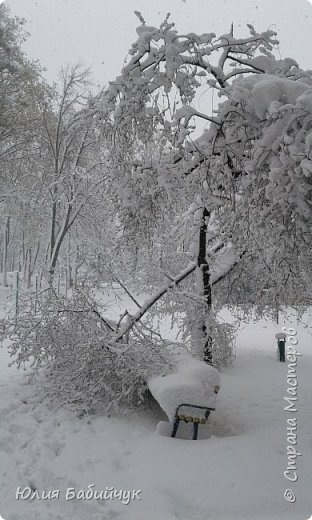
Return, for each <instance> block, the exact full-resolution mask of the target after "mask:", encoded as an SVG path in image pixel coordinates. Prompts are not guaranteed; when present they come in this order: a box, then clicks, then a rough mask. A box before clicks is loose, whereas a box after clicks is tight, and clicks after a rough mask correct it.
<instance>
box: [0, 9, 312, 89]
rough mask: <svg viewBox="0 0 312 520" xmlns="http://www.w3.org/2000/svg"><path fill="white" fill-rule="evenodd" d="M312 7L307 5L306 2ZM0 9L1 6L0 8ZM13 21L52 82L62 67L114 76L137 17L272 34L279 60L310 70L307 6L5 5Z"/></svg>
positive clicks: (198, 28)
mask: <svg viewBox="0 0 312 520" xmlns="http://www.w3.org/2000/svg"><path fill="white" fill-rule="evenodd" d="M311 1H312V0H311ZM0 3H1V2H0ZM5 3H6V4H7V5H8V6H9V7H10V9H11V14H12V15H17V16H21V17H24V18H26V19H27V20H28V23H27V25H26V28H27V31H28V32H29V33H31V36H30V37H29V39H28V41H27V43H26V45H25V50H26V52H27V54H28V55H29V57H30V58H32V59H39V61H40V62H41V64H42V65H43V66H44V67H45V68H46V69H47V72H46V76H47V78H48V79H49V80H57V74H58V70H59V69H60V67H61V66H64V65H67V64H69V63H71V64H74V63H77V62H78V61H80V62H82V63H83V64H85V65H86V66H90V67H91V71H92V74H93V78H94V80H95V81H96V82H97V83H100V84H107V82H108V81H109V80H113V79H114V78H115V76H116V75H118V73H119V71H120V69H121V67H122V65H123V61H124V59H125V57H126V55H127V52H128V49H129V47H130V46H131V44H132V43H133V42H134V41H135V39H136V32H135V29H136V27H137V26H138V25H139V20H138V19H137V18H136V16H135V15H134V14H133V11H134V10H138V11H141V12H142V15H143V17H144V18H145V19H146V23H147V24H148V25H159V23H160V22H161V21H162V20H163V19H164V17H165V16H166V14H167V12H171V14H172V16H171V19H172V21H174V22H175V23H176V27H177V29H178V30H180V31H181V32H198V33H203V32H215V33H217V34H222V33H225V32H228V31H229V28H230V24H231V22H232V21H233V22H234V32H235V34H236V35H240V34H247V32H245V31H247V28H246V30H245V26H246V23H252V24H254V25H255V28H256V30H258V31H263V30H266V29H267V28H268V27H270V26H271V27H272V28H276V30H277V31H278V37H279V40H280V47H279V52H280V54H281V57H283V58H285V57H287V56H289V57H292V58H294V59H296V60H297V61H298V62H299V64H300V65H301V66H302V67H303V68H312V57H311V49H312V30H311V29H312V5H311V3H309V1H308V0H7V1H6V2H5Z"/></svg>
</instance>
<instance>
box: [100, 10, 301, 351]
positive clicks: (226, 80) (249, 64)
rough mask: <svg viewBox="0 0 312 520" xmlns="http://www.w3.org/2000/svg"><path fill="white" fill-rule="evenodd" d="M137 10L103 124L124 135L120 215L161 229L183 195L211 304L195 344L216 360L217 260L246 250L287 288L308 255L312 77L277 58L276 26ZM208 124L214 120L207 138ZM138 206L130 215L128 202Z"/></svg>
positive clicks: (192, 248) (117, 171)
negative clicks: (206, 26) (210, 319)
mask: <svg viewBox="0 0 312 520" xmlns="http://www.w3.org/2000/svg"><path fill="white" fill-rule="evenodd" d="M136 14H137V15H138V17H139V18H140V21H141V26H140V27H139V28H138V29H137V33H138V39H137V41H136V42H135V43H134V44H133V46H132V48H131V49H130V51H129V60H128V62H127V64H126V65H125V66H124V68H123V69H122V72H121V75H120V76H118V77H117V78H116V80H115V81H113V82H111V84H110V86H109V88H108V89H107V90H106V92H105V93H104V95H103V97H102V107H101V108H102V111H101V117H102V121H103V127H104V128H107V125H109V126H110V128H111V129H112V131H113V136H114V140H113V143H112V145H113V146H112V154H113V163H114V165H115V168H114V177H113V179H112V186H113V188H114V190H115V193H116V203H117V206H118V209H119V215H121V219H122V217H123V215H124V214H125V213H126V214H127V219H126V220H127V223H128V225H129V220H130V222H131V223H132V224H133V223H135V229H142V228H143V227H144V226H145V223H146V221H148V223H149V225H150V227H151V226H152V225H153V229H157V222H159V220H158V219H157V217H158V213H159V212H161V213H162V215H163V214H164V213H166V208H170V209H172V201H173V200H174V201H177V199H180V209H181V207H182V206H183V205H184V211H185V215H186V217H185V218H182V219H181V220H182V221H184V222H185V223H186V225H188V227H189V228H190V230H191V236H190V235H189V236H188V238H187V241H188V244H189V252H190V256H192V257H193V261H195V262H196V263H197V276H196V279H197V293H198V295H199V296H200V298H201V299H202V304H203V312H201V313H200V312H199V310H197V312H196V314H197V324H196V325H195V327H194V328H195V329H197V334H195V338H197V339H195V343H197V345H195V349H196V350H197V353H199V352H200V351H204V352H205V356H206V359H207V360H208V361H211V336H210V333H209V329H208V325H207V323H206V318H207V316H208V315H209V314H210V311H211V305H212V295H211V283H210V278H211V270H212V269H220V268H221V271H222V270H223V272H224V274H225V273H226V272H227V271H228V270H229V269H231V266H233V265H234V264H235V263H237V260H238V259H242V262H244V265H245V266H247V265H248V264H249V268H250V269H252V268H253V265H254V262H256V263H257V265H258V266H260V265H261V267H262V268H263V270H264V271H265V275H264V279H265V280H266V282H265V284H264V286H263V289H268V288H270V287H271V286H272V284H273V280H274V281H275V285H274V290H275V291H276V292H277V293H282V292H283V290H284V286H285V283H286V281H287V280H288V278H289V271H293V274H294V276H293V277H292V278H293V280H294V281H295V280H296V281H297V282H298V276H299V275H300V267H299V263H300V262H301V261H300V262H299V263H298V259H297V258H296V255H295V251H296V248H297V246H296V245H295V244H297V243H298V242H300V244H301V248H302V251H303V252H302V256H303V258H305V253H304V252H307V250H308V240H309V231H308V228H307V225H306V224H305V225H304V224H303V222H304V220H306V222H308V221H309V219H310V208H309V202H308V200H307V199H308V198H309V190H310V185H311V183H310V178H309V173H308V172H309V157H308V152H307V150H308V148H309V138H307V142H306V141H305V139H306V137H307V136H308V133H309V123H308V121H309V118H310V108H309V103H308V97H307V96H308V94H307V92H309V88H310V83H311V78H310V74H309V73H308V72H307V73H304V72H303V71H301V70H300V69H299V67H298V65H297V64H296V63H295V62H294V60H291V59H285V60H277V59H275V57H274V55H273V53H272V51H273V47H274V45H276V44H277V40H276V34H275V33H274V32H273V31H266V32H264V33H257V32H256V31H255V29H254V28H253V27H252V26H249V33H250V34H249V35H248V36H247V37H245V38H236V37H235V36H234V30H233V28H231V31H230V33H228V34H224V35H221V36H220V37H219V38H217V37H216V36H215V35H214V34H213V33H206V34H202V35H196V34H194V33H190V34H186V35H181V34H179V33H178V32H177V31H176V30H175V28H174V24H173V23H170V22H169V18H168V17H167V18H166V20H165V21H164V22H163V23H162V24H161V26H160V28H155V27H150V26H148V25H146V23H145V21H144V19H143V17H142V15H141V14H140V13H136ZM204 89H206V90H207V89H214V90H217V91H218V93H219V96H220V98H221V99H220V101H221V102H220V105H219V108H218V109H217V110H216V111H215V113H212V112H211V110H210V108H209V103H208V101H207V106H208V108H207V110H206V111H202V110H201V111H199V110H198V108H197V99H198V96H199V95H201V94H202V92H203V90H204ZM302 96H304V99H305V101H303V100H302ZM298 99H299V105H300V106H299V105H298V103H297V100H298ZM296 104H297V105H298V106H297V107H296V115H295V114H294V109H295V106H294V105H296ZM304 113H305V116H304ZM304 117H306V119H304ZM107 121H109V122H107ZM199 121H206V122H208V125H209V126H208V129H206V130H205V131H204V132H203V133H202V135H201V136H200V137H197V136H196V134H194V130H197V128H198V122H199ZM285 124H286V126H287V129H286V127H285ZM282 128H284V130H283V133H284V135H285V136H286V143H285V142H284V137H281V136H280V134H281V132H282ZM299 128H300V130H301V134H300V135H301V137H299V135H297V130H298V129H299ZM197 135H198V130H197ZM194 136H195V137H194ZM296 139H297V142H296V144H295V145H294V141H295V140H296ZM298 139H301V141H300V144H297V143H298ZM153 141H154V142H155V143H156V142H158V143H161V146H160V147H159V148H158V149H157V153H151V152H150V149H151V142H153ZM268 146H269V147H270V150H267V147H268ZM303 148H304V150H303ZM299 149H300V150H299ZM302 150H303V151H302ZM298 153H300V154H301V158H300V161H299V156H298ZM302 153H303V155H302ZM304 154H305V155H304ZM286 157H287V158H288V157H289V161H290V164H288V163H287V160H288V159H287V160H286ZM277 163H278V166H277ZM292 163H293V164H292ZM290 165H291V168H288V166H290ZM299 165H300V167H299V168H298V166H299ZM276 169H278V172H277V171H276ZM273 176H274V177H275V178H274V180H273ZM303 177H304V178H303ZM283 186H287V187H286V189H285V188H284V187H283ZM177 187H178V189H177ZM289 193H290V200H288V194H289ZM172 194H174V198H173V195H172ZM277 199H278V200H279V203H278V204H277V203H276V201H277ZM143 200H144V201H146V200H152V203H150V204H148V203H147V204H142V202H143ZM181 201H183V202H182V204H181ZM129 206H131V208H132V210H131V211H130V212H129V211H126V210H125V208H129ZM169 213H170V212H168V214H169ZM286 215H287V216H286ZM187 217H189V218H187ZM190 217H191V218H192V220H190ZM299 228H300V230H299ZM195 230H197V232H196V233H194V231H195ZM281 233H282V234H283V237H284V238H283V239H282V240H284V243H285V244H287V243H288V244H289V246H290V248H288V250H287V252H286V249H287V248H285V247H284V249H281V247H280V242H281V239H280V236H281ZM266 241H268V242H269V244H268V243H266ZM207 242H208V244H209V245H210V251H209V255H207V251H206V248H207ZM304 244H306V245H304ZM268 245H269V247H268ZM216 252H218V254H217V255H216V254H215V253H216ZM269 255H271V257H272V258H273V257H274V262H273V263H272V258H271V259H270V258H269ZM222 266H225V268H223V267H222ZM298 268H299V271H298ZM237 269H238V267H237ZM277 271H278V272H279V276H276V272H277ZM299 286H300V283H299V284H297V288H298V287H299ZM294 287H295V286H294ZM200 314H201V318H200V317H199V316H200Z"/></svg>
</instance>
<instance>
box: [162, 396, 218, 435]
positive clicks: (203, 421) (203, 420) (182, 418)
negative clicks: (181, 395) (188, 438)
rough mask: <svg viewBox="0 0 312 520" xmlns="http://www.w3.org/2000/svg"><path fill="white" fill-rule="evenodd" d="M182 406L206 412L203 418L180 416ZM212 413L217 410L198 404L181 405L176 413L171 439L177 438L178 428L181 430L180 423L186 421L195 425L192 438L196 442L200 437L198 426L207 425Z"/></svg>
mask: <svg viewBox="0 0 312 520" xmlns="http://www.w3.org/2000/svg"><path fill="white" fill-rule="evenodd" d="M182 406H186V407H189V408H197V409H199V410H205V414H204V416H202V417H194V416H193V415H185V414H180V413H179V410H180V408H181V407H182ZM212 411H215V408H210V407H209V406H198V405H196V404H190V403H182V404H180V405H179V406H178V407H177V409H176V411H175V416H174V422H173V428H172V433H171V437H175V436H176V433H177V431H178V428H179V424H180V421H184V422H186V423H188V422H191V423H193V437H192V440H193V441H196V439H197V435H198V425H199V424H206V422H207V419H208V417H209V415H210V412H212Z"/></svg>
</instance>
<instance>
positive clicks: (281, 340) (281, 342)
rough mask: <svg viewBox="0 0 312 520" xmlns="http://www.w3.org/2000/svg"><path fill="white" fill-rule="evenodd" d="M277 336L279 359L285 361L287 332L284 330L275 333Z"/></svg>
mask: <svg viewBox="0 0 312 520" xmlns="http://www.w3.org/2000/svg"><path fill="white" fill-rule="evenodd" d="M275 337H276V339H277V353H278V361H281V362H282V363H285V345H286V334H284V332H278V333H277V334H275Z"/></svg>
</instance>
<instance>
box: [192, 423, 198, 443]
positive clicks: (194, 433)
mask: <svg viewBox="0 0 312 520" xmlns="http://www.w3.org/2000/svg"><path fill="white" fill-rule="evenodd" d="M197 435H198V423H193V438H192V440H193V441H196V439H197Z"/></svg>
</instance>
